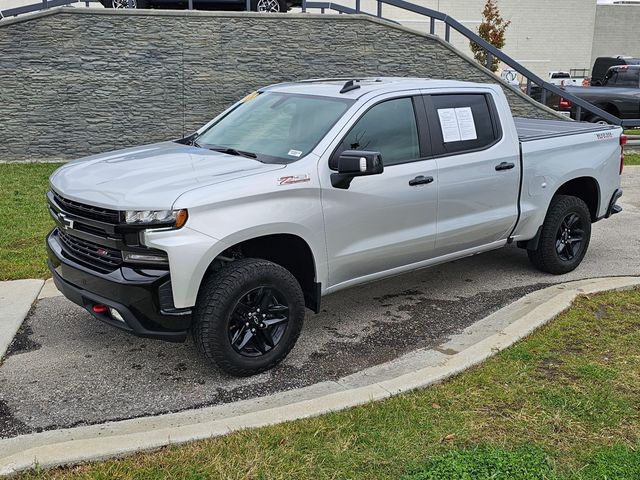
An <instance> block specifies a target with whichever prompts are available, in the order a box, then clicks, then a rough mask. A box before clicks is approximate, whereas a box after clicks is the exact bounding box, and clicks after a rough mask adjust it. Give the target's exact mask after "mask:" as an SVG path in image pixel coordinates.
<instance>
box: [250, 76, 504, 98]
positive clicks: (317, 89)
mask: <svg viewBox="0 0 640 480" xmlns="http://www.w3.org/2000/svg"><path fill="white" fill-rule="evenodd" d="M479 85H482V86H489V85H491V84H478V83H473V82H461V81H458V80H435V79H430V78H407V77H365V78H358V77H351V78H349V77H343V78H318V79H310V80H301V81H297V82H287V83H278V84H275V85H269V86H268V87H265V88H262V89H261V91H273V92H283V93H297V94H302V95H321V96H327V97H340V98H350V99H356V98H360V97H362V96H364V95H366V94H368V93H371V92H378V93H390V92H397V91H402V90H412V89H417V88H424V89H430V88H474V87H476V88H477V87H478V86H479Z"/></svg>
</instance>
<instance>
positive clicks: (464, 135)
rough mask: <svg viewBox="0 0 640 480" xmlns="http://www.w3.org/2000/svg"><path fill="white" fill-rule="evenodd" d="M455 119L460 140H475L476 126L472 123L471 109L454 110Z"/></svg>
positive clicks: (476, 136) (476, 135)
mask: <svg viewBox="0 0 640 480" xmlns="http://www.w3.org/2000/svg"><path fill="white" fill-rule="evenodd" d="M456 118H457V119H458V128H459V129H460V140H462V141H465V140H476V139H477V138H478V134H477V133H476V125H475V122H474V121H473V112H472V111H471V107H462V108H456Z"/></svg>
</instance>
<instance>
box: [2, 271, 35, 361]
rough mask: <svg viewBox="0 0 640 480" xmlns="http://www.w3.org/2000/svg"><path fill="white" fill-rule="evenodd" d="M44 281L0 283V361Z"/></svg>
mask: <svg viewBox="0 0 640 480" xmlns="http://www.w3.org/2000/svg"><path fill="white" fill-rule="evenodd" d="M44 283H45V282H44V280H29V279H28V280H13V281H6V282H0V359H2V357H4V354H5V353H6V351H7V349H8V348H9V345H11V342H12V341H13V337H14V336H15V335H16V333H17V332H18V330H19V329H20V325H22V322H23V321H24V319H25V317H26V316H27V314H28V313H29V310H31V306H32V305H33V302H35V301H36V299H37V298H38V295H39V294H40V291H41V290H42V286H43V285H44Z"/></svg>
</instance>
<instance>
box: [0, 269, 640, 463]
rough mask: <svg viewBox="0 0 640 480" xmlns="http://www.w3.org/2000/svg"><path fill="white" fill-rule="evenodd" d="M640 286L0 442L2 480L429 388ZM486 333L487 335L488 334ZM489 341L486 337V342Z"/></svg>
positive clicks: (566, 294)
mask: <svg viewBox="0 0 640 480" xmlns="http://www.w3.org/2000/svg"><path fill="white" fill-rule="evenodd" d="M637 286H640V277H609V278H600V279H590V280H579V281H575V282H569V283H565V284H559V285H554V286H551V287H548V288H545V289H542V290H539V291H537V292H533V293H530V294H528V295H526V296H524V297H522V298H521V299H520V300H517V301H516V302H514V303H512V304H511V305H508V306H506V307H504V308H502V309H501V310H499V311H497V312H495V313H494V314H492V315H489V316H488V317H486V318H485V319H483V320H480V321H479V322H477V323H476V324H474V325H473V326H471V327H469V328H467V329H466V330H465V331H463V332H462V333H461V334H458V335H455V336H454V337H452V338H451V340H449V341H448V342H447V343H446V344H444V345H442V346H440V347H438V348H437V349H436V350H423V351H418V352H413V353H410V354H408V355H406V356H404V357H401V358H400V359H397V360H394V361H392V362H389V363H386V364H383V365H378V366H375V367H371V368H369V369H366V370H363V371H361V372H358V373H356V374H353V375H350V376H348V377H345V378H343V379H340V380H338V381H335V382H333V381H327V382H322V383H319V384H316V385H312V386H310V387H305V388H301V389H297V390H292V391H288V392H281V393H278V394H274V395H270V396H266V397H261V398H255V399H250V400H244V401H240V402H235V403H231V404H224V405H218V406H214V407H207V408H202V409H197V410H189V411H184V412H179V413H172V414H165V415H159V416H154V417H144V418H138V419H132V420H124V421H118V422H108V423H105V424H102V425H91V426H85V427H75V428H69V429H64V430H57V431H47V432H42V433H35V434H30V435H23V436H19V437H14V438H9V439H6V440H0V451H2V452H3V453H2V457H0V475H10V474H14V473H17V472H19V471H22V470H26V469H29V468H33V467H35V466H36V465H37V466H38V467H40V468H50V467H54V466H59V465H68V464H73V463H82V462H90V461H96V460H102V459H105V458H109V457H114V456H121V455H126V454H132V453H135V452H138V451H141V450H150V449H154V448H159V447H162V446H166V445H175V444H180V443H185V442H189V441H193V440H200V439H204V438H210V437H215V436H220V435H225V434H227V433H230V432H233V431H236V430H240V429H246V428H255V427H261V426H266V425H271V424H274V423H279V422H284V421H290V420H296V419H300V418H306V417H311V416H316V415H320V414H323V413H328V412H332V411H336V410H342V409H345V408H349V407H354V406H357V405H362V404H365V403H368V402H370V401H372V400H381V399H384V398H388V397H390V396H392V395H397V394H399V393H403V392H407V391H410V390H413V389H416V388H420V387H425V386H427V385H431V384H433V383H436V382H439V381H442V380H444V379H446V378H448V377H450V376H452V375H455V374H457V373H460V372H462V371H464V370H466V369H467V368H469V367H472V366H474V365H476V364H478V363H480V362H482V361H483V360H485V359H486V358H488V357H490V356H492V355H494V354H495V353H497V352H498V351H500V350H503V349H505V348H507V347H509V346H510V345H512V344H513V343H515V342H516V341H518V340H520V339H522V338H524V337H526V336H527V335H529V334H530V333H531V332H533V331H534V330H535V329H537V328H539V327H541V326H542V325H544V324H546V323H547V322H549V321H550V320H552V319H553V318H555V317H556V316H557V315H558V314H560V313H562V312H563V311H564V310H566V309H567V308H569V307H570V306H571V304H572V302H573V301H574V300H575V298H576V297H578V296H579V295H588V294H593V293H598V292H603V291H608V290H626V289H631V288H633V287H637ZM486 330H489V332H490V333H489V335H488V336H487V335H484V334H485V333H486ZM483 335H484V336H483Z"/></svg>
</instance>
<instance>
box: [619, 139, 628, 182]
mask: <svg viewBox="0 0 640 480" xmlns="http://www.w3.org/2000/svg"><path fill="white" fill-rule="evenodd" d="M628 141H629V137H627V136H626V135H620V175H622V170H624V146H625V145H626V144H627V142H628Z"/></svg>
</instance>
